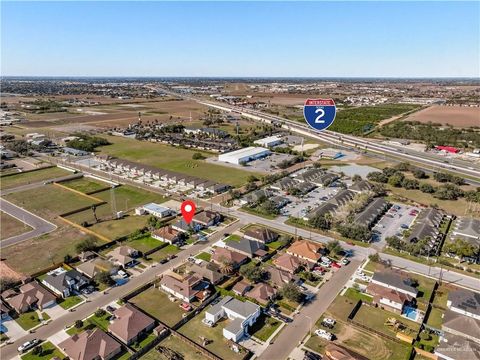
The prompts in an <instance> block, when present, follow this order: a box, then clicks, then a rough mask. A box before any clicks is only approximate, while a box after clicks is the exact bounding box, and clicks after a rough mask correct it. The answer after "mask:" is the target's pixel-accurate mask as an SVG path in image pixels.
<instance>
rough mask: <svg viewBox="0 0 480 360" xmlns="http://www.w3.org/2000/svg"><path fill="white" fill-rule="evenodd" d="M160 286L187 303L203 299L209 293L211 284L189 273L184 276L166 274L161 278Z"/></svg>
mask: <svg viewBox="0 0 480 360" xmlns="http://www.w3.org/2000/svg"><path fill="white" fill-rule="evenodd" d="M160 287H161V288H162V289H163V290H165V291H166V292H168V293H169V294H172V295H173V296H175V297H176V298H179V299H181V300H183V301H185V302H187V303H190V302H192V301H194V300H195V299H198V300H203V299H205V298H207V297H208V295H209V291H208V288H209V284H208V283H207V282H206V281H204V280H202V278H201V277H199V276H197V275H187V276H185V277H183V278H182V277H179V276H176V274H171V275H169V274H165V275H163V276H162V279H161V280H160Z"/></svg>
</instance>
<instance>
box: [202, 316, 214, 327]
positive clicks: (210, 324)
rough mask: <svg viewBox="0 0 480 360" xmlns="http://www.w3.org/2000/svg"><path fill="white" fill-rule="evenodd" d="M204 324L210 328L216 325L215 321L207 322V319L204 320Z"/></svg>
mask: <svg viewBox="0 0 480 360" xmlns="http://www.w3.org/2000/svg"><path fill="white" fill-rule="evenodd" d="M202 323H204V324H205V325H207V326H208V327H213V325H214V323H213V321H211V320H207V319H205V318H204V319H203V320H202Z"/></svg>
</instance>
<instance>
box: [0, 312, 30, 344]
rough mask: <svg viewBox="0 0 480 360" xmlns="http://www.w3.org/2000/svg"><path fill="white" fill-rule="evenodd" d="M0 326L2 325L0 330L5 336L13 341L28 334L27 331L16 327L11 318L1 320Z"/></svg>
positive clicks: (18, 326)
mask: <svg viewBox="0 0 480 360" xmlns="http://www.w3.org/2000/svg"><path fill="white" fill-rule="evenodd" d="M1 324H2V325H1V327H0V328H1V329H2V331H3V332H4V333H5V334H7V336H8V337H9V338H10V340H13V341H15V340H16V339H18V338H21V337H22V336H24V335H26V334H28V331H25V330H23V329H22V327H21V326H20V325H18V324H17V322H16V321H15V320H13V319H12V318H11V317H8V318H7V319H5V320H2V322H1Z"/></svg>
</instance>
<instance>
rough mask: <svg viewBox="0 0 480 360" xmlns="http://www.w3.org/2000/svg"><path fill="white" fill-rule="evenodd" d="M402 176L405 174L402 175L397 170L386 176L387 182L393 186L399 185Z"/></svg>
mask: <svg viewBox="0 0 480 360" xmlns="http://www.w3.org/2000/svg"><path fill="white" fill-rule="evenodd" d="M404 178H405V175H403V174H402V173H400V172H397V173H395V174H393V175H391V176H390V177H389V178H388V184H389V185H392V186H395V187H401V186H402V182H403V179H404Z"/></svg>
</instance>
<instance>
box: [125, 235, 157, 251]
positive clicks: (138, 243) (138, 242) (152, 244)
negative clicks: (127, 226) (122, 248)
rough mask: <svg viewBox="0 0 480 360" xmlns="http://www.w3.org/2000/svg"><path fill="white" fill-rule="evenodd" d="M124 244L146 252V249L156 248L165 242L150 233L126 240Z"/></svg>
mask: <svg viewBox="0 0 480 360" xmlns="http://www.w3.org/2000/svg"><path fill="white" fill-rule="evenodd" d="M124 244H125V245H127V246H130V247H132V248H134V249H136V250H138V251H141V252H142V253H144V252H146V251H149V250H152V249H155V248H156V247H157V246H160V245H162V244H163V243H162V242H161V241H159V240H157V239H154V238H152V237H151V236H150V235H145V236H142V237H139V238H137V239H133V240H128V241H125V242H124Z"/></svg>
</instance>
